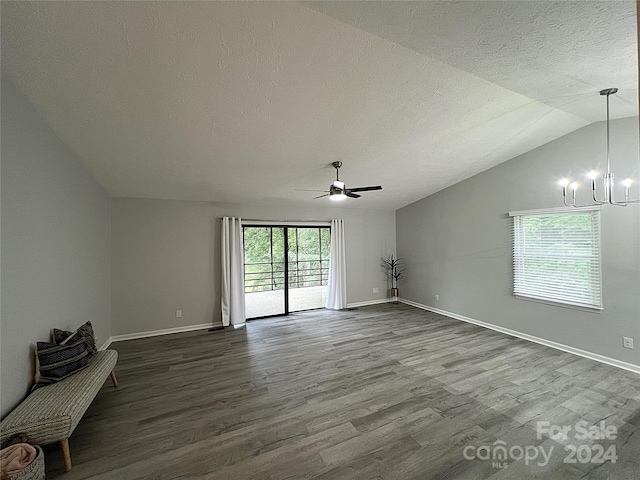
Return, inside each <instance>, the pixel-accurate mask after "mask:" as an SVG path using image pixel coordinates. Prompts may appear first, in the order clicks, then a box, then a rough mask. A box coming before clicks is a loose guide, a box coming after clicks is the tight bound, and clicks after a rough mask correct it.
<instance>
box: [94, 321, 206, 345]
mask: <svg viewBox="0 0 640 480" xmlns="http://www.w3.org/2000/svg"><path fill="white" fill-rule="evenodd" d="M212 327H214V325H213V324H212V323H201V324H199V325H187V326H185V327H173V328H165V329H162V330H151V331H149V332H139V333H125V334H124V335H113V336H111V337H109V339H108V340H107V341H106V342H105V344H104V345H103V346H102V347H100V350H104V349H105V348H107V347H108V346H109V345H111V343H113V342H121V341H122V340H134V339H136V338H147V337H158V336H160V335H169V334H171V333H182V332H193V331H195V330H205V329H207V328H212Z"/></svg>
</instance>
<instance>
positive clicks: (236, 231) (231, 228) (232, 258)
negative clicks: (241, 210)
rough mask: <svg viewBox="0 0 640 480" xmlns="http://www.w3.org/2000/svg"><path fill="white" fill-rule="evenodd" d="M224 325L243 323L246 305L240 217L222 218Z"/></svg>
mask: <svg viewBox="0 0 640 480" xmlns="http://www.w3.org/2000/svg"><path fill="white" fill-rule="evenodd" d="M221 245H222V248H221V250H222V258H221V260H222V325H224V326H225V327H228V326H229V325H242V324H244V323H245V321H246V314H245V307H244V247H243V245H242V221H241V219H240V218H234V217H223V218H222V242H221Z"/></svg>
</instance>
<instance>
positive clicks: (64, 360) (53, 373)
mask: <svg viewBox="0 0 640 480" xmlns="http://www.w3.org/2000/svg"><path fill="white" fill-rule="evenodd" d="M87 365H89V358H88V356H87V342H86V341H85V339H84V338H81V339H80V340H78V341H76V342H73V343H66V344H64V345H56V344H55V343H47V342H38V343H37V346H36V375H35V382H36V383H35V385H34V386H33V389H32V390H35V389H36V388H40V387H44V386H46V385H49V384H51V383H55V382H59V381H60V380H63V379H65V378H67V377H69V376H70V375H73V374H74V373H75V372H77V371H79V370H82V369H83V368H85V367H87Z"/></svg>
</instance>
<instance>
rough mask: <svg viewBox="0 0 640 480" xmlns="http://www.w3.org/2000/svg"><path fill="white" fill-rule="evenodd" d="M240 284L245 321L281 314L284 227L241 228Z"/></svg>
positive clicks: (283, 297) (283, 294) (283, 305)
mask: <svg viewBox="0 0 640 480" xmlns="http://www.w3.org/2000/svg"><path fill="white" fill-rule="evenodd" d="M243 230H244V279H245V280H244V284H245V290H244V291H245V305H246V314H247V318H260V317H268V316H272V315H284V314H285V313H287V312H286V302H285V292H286V289H285V286H286V285H285V267H286V266H285V262H284V259H285V256H284V254H285V248H284V237H285V229H284V227H244V229H243Z"/></svg>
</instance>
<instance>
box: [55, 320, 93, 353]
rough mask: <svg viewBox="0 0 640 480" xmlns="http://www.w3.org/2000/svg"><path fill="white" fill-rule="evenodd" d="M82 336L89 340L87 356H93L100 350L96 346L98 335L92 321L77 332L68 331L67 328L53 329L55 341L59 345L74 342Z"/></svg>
mask: <svg viewBox="0 0 640 480" xmlns="http://www.w3.org/2000/svg"><path fill="white" fill-rule="evenodd" d="M81 338H84V339H85V341H86V342H87V356H88V357H89V358H92V357H93V356H94V355H95V354H96V353H97V352H98V349H97V348H96V337H95V335H94V333H93V327H92V326H91V322H87V323H85V324H84V325H82V326H81V327H80V328H78V329H77V330H76V331H75V332H67V331H65V330H58V329H57V328H54V329H53V343H55V344H57V345H65V344H67V343H73V342H76V341H77V340H80V339H81Z"/></svg>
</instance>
